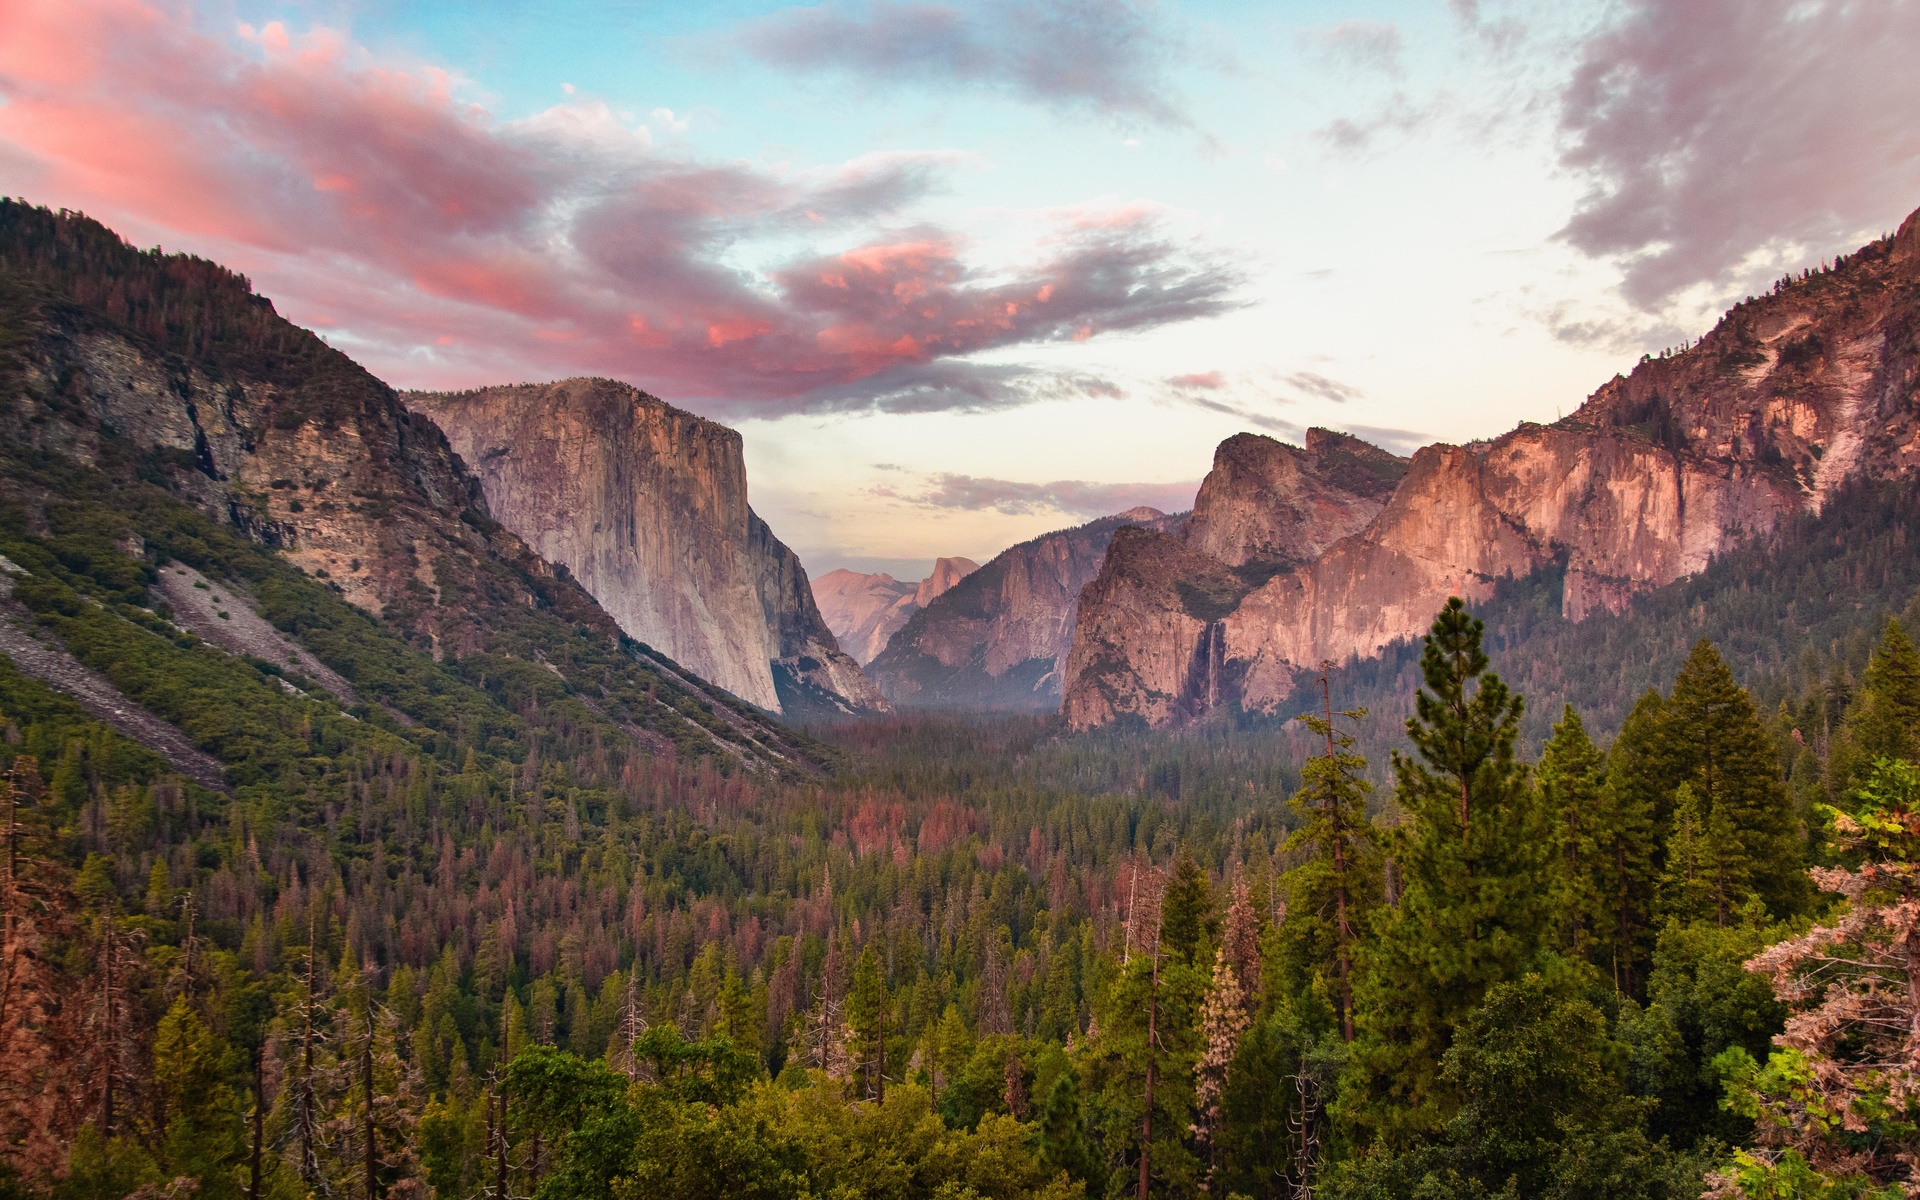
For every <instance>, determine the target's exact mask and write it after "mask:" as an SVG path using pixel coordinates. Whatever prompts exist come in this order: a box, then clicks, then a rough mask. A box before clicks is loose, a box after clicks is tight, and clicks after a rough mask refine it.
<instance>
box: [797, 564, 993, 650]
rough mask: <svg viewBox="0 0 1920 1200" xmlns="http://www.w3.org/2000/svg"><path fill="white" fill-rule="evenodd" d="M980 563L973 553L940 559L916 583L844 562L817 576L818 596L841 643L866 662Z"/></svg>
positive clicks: (823, 613)
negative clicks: (849, 566) (865, 572)
mask: <svg viewBox="0 0 1920 1200" xmlns="http://www.w3.org/2000/svg"><path fill="white" fill-rule="evenodd" d="M979 569H980V564H979V563H976V562H974V561H973V560H971V559H966V558H941V559H936V560H935V561H934V564H933V573H932V574H931V575H928V576H927V577H926V578H925V579H922V580H921V581H920V582H919V583H917V584H913V583H903V582H901V581H900V580H898V579H895V578H894V577H893V576H891V575H888V574H886V573H884V572H882V573H880V574H877V575H862V574H859V573H858V572H855V571H849V570H846V569H845V568H841V569H839V570H835V571H828V572H827V573H826V574H825V575H822V576H821V577H820V578H818V579H816V580H814V581H813V599H814V603H815V604H818V605H819V606H820V615H821V617H822V618H824V619H825V620H826V622H827V628H829V629H831V630H833V636H834V637H836V638H838V639H839V641H840V648H841V649H843V650H845V651H846V652H847V653H848V654H850V655H852V656H853V661H855V662H857V663H859V664H860V665H861V666H863V667H864V666H866V665H867V664H868V663H870V662H872V661H873V660H874V659H875V658H876V657H878V656H879V654H880V652H881V651H882V650H884V649H886V648H887V640H888V639H889V638H891V637H893V635H894V634H895V633H896V632H898V631H899V629H900V627H901V626H902V625H905V624H906V623H907V618H909V617H911V616H913V614H914V613H917V612H919V611H920V610H921V609H923V608H925V607H926V606H927V605H929V604H932V603H933V601H934V598H935V597H937V596H939V595H941V594H942V593H944V592H947V591H949V590H951V589H952V587H953V585H954V584H956V583H959V582H960V581H961V580H962V579H965V578H966V577H967V576H969V575H971V574H973V573H974V572H975V571H978V570H979Z"/></svg>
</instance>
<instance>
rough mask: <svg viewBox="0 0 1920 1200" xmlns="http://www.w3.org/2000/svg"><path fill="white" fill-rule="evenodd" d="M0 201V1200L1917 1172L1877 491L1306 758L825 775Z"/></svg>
mask: <svg viewBox="0 0 1920 1200" xmlns="http://www.w3.org/2000/svg"><path fill="white" fill-rule="evenodd" d="M0 218H4V220H0V227H4V228H3V229H0V232H4V233H5V237H4V238H0V385H4V388H5V389H6V401H7V407H5V408H4V410H0V425H4V429H5V432H6V434H7V436H6V437H5V438H4V439H0V769H4V771H5V778H4V787H3V788H0V793H3V794H0V805H4V820H5V835H6V848H5V860H4V876H3V877H0V895H3V897H4V901H5V911H4V928H3V929H0V1163H3V1164H4V1167H3V1169H0V1195H4V1196H5V1197H7V1198H8V1200H11V1198H12V1197H17V1196H47V1197H51V1198H56V1200H120V1198H122V1197H128V1196H134V1195H138V1196H141V1197H142V1198H143V1200H148V1198H155V1200H157V1198H158V1197H160V1196H163V1195H164V1196H167V1197H172V1198H174V1200H182V1198H184V1197H186V1196H188V1195H197V1196H205V1197H209V1198H210V1200H215V1198H220V1197H231V1198H235V1200H237V1198H238V1197H241V1196H246V1197H248V1198H249V1200H260V1198H262V1197H267V1196H272V1197H276V1198H279V1200H296V1198H298V1197H303V1196H316V1197H339V1198H342V1200H345V1198H354V1200H360V1198H362V1197H364V1198H365V1200H382V1198H385V1197H390V1196H391V1197H406V1196H412V1197H426V1196H429V1195H432V1196H438V1197H443V1198H446V1200H453V1198H460V1200H467V1198H474V1200H478V1198H479V1197H483V1196H487V1197H495V1198H497V1200H506V1198H507V1197H538V1198H540V1200H572V1198H574V1197H582V1198H585V1197H593V1198H596V1200H599V1198H607V1200H611V1198H614V1197H619V1198H623V1200H624V1198H628V1197H631V1198H634V1200H638V1198H640V1197H656V1196H657V1197H669V1198H672V1197H686V1198H688V1200H693V1198H696V1197H720V1196H728V1197H791V1198H794V1200H798V1198H800V1197H828V1196H834V1197H848V1198H852V1197H875V1198H879V1197H901V1198H909V1197H927V1198H932V1197H940V1198H942V1200H969V1198H975V1197H978V1198H993V1200H1002V1198H1011V1197H1015V1196H1029V1195H1039V1196H1049V1197H1058V1198H1059V1200H1072V1198H1074V1197H1083V1196H1121V1195H1127V1194H1132V1195H1138V1196H1148V1195H1151V1196H1158V1197H1197V1196H1200V1195H1202V1194H1206V1195H1211V1196H1235V1195H1239V1196H1246V1197H1288V1198H1292V1197H1304V1196H1310V1195H1311V1196H1320V1197H1356V1198H1358V1197H1369V1198H1371V1197H1403V1196H1404V1197H1440V1196H1448V1197H1451V1196H1475V1195H1484V1196H1511V1197H1523V1196H1524V1197H1532V1196H1566V1197H1584V1196H1618V1197H1649V1198H1656V1197H1657V1198H1665V1197H1680V1196H1696V1195H1700V1194H1701V1193H1702V1191H1703V1190H1706V1189H1714V1190H1715V1194H1718V1195H1722V1196H1729V1197H1731V1196H1745V1197H1747V1198H1748V1200H1758V1198H1759V1197H1762V1196H1799V1195H1809V1196H1841V1195H1845V1196H1855V1195H1866V1194H1876V1193H1877V1194H1883V1195H1895V1194H1904V1193H1903V1192H1900V1191H1896V1190H1889V1189H1899V1188H1903V1187H1905V1186H1906V1185H1907V1184H1908V1183H1909V1182H1911V1179H1910V1175H1911V1171H1912V1166H1911V1161H1912V1160H1911V1155H1912V1154H1913V1153H1914V1152H1916V1151H1920V1132H1916V1131H1917V1129H1920V1122H1916V1120H1915V1119H1914V1117H1915V1114H1914V1101H1913V1096H1914V1094H1915V1090H1914V1089H1915V1080H1914V1076H1913V1071H1914V1070H1915V1067H1914V1062H1915V1057H1914V1056H1915V1054H1916V1052H1920V1045H1916V1043H1915V1042H1914V1040H1913V1038H1914V1035H1913V1033H1912V1031H1913V1030H1914V1029H1915V1028H1916V1027H1920V1025H1917V1024H1916V1023H1917V1022H1920V992H1917V991H1916V986H1920V978H1917V977H1916V976H1915V974H1913V969H1912V967H1911V966H1910V964H1911V962H1912V961H1913V956H1912V954H1911V953H1910V951H1911V947H1912V946H1913V945H1914V944H1915V941H1914V939H1915V938H1920V927H1917V926H1916V924H1915V922H1916V920H1920V918H1917V917H1916V916H1915V911H1916V910H1915V908H1914V899H1913V884H1912V863H1913V861H1914V859H1915V857H1916V856H1920V848H1917V847H1916V845H1915V843H1914V840H1913V839H1914V830H1915V829H1916V828H1920V824H1916V822H1917V821H1920V818H1916V817H1915V815H1914V812H1913V808H1914V803H1915V793H1916V790H1920V774H1916V772H1917V771H1920V767H1916V766H1915V763H1916V762H1920V746H1916V744H1915V738H1916V736H1920V654H1916V652H1915V650H1914V647H1913V645H1912V643H1911V642H1910V641H1909V640H1908V638H1907V635H1906V633H1905V632H1903V625H1902V623H1901V622H1900V621H1896V620H1894V618H1895V617H1900V618H1901V620H1902V621H1905V622H1906V627H1911V624H1912V622H1911V618H1912V617H1913V616H1914V615H1916V614H1915V613H1914V612H1913V610H1912V609H1911V607H1910V605H1911V602H1912V601H1913V598H1914V594H1915V591H1916V588H1917V587H1920V581H1916V580H1915V579H1914V578H1913V577H1912V574H1911V567H1910V564H1909V560H1910V558H1911V556H1910V555H1909V554H1907V553H1906V541H1905V538H1906V536H1907V535H1906V530H1907V529H1908V528H1910V527H1911V520H1910V518H1911V515H1912V507H1911V501H1910V499H1908V498H1906V497H1904V496H1903V495H1901V494H1898V493H1895V492H1892V491H1882V490H1873V489H1866V488H1862V489H1860V490H1858V491H1855V492H1849V493H1847V494H1846V497H1845V498H1846V503H1844V504H1835V505H1832V506H1829V508H1828V509H1827V510H1826V512H1825V513H1824V514H1823V515H1820V516H1817V517H1815V516H1809V517H1806V518H1805V519H1804V520H1803V521H1802V522H1801V523H1799V524H1797V525H1795V526H1794V527H1793V528H1791V529H1789V530H1787V531H1786V532H1784V533H1783V534H1782V536H1781V538H1780V539H1779V540H1777V541H1776V542H1774V543H1770V544H1768V545H1765V546H1761V545H1755V546H1753V547H1751V548H1750V549H1748V550H1742V551H1740V552H1738V553H1736V554H1732V555H1728V556H1726V557H1725V558H1723V559H1722V560H1721V561H1720V562H1718V563H1716V564H1715V565H1714V567H1713V568H1711V569H1710V570H1709V571H1707V572H1706V573H1704V574H1703V575H1701V576H1699V577H1698V578H1697V579H1694V580H1689V581H1683V582H1682V583H1680V584H1675V585H1672V586H1671V587H1669V588H1668V589H1663V590H1662V591H1660V592H1658V593H1654V594H1652V595H1649V596H1647V597H1644V598H1643V599H1642V600H1640V601H1638V602H1637V605H1636V607H1635V608H1634V609H1633V610H1632V611H1631V612H1629V613H1627V614H1625V615H1622V616H1620V617H1605V618H1599V617H1596V618H1594V619H1591V620H1589V621H1587V622H1585V623H1583V624H1581V625H1578V626H1569V625H1566V624H1564V623H1557V622H1558V618H1557V617H1552V616H1551V614H1553V613H1555V612H1557V610H1558V607H1559V605H1558V602H1557V600H1556V599H1555V598H1554V597H1553V596H1551V595H1550V594H1548V593H1550V592H1551V590H1552V584H1551V580H1550V578H1548V579H1545V581H1544V582H1543V581H1542V580H1538V579H1537V580H1534V581H1532V582H1530V583H1529V584H1528V585H1527V586H1526V587H1525V588H1515V589H1511V590H1509V591H1506V592H1502V593H1500V594H1498V595H1496V596H1495V597H1494V598H1493V599H1492V600H1491V601H1489V602H1488V603H1487V604H1485V605H1483V606H1482V609H1481V612H1480V614H1479V616H1478V617H1476V616H1475V615H1473V614H1469V613H1467V612H1466V611H1465V610H1464V609H1462V608H1461V607H1460V606H1458V605H1457V604H1456V605H1452V606H1449V607H1448V608H1447V609H1446V610H1445V611H1443V612H1442V613H1440V614H1439V616H1438V618H1437V619H1436V621H1435V623H1434V625H1433V627H1432V630H1431V631H1430V633H1429V635H1428V636H1427V637H1426V638H1425V639H1424V640H1422V641H1419V642H1415V643H1408V644H1407V645H1405V646H1403V647H1401V648H1399V649H1398V650H1397V651H1396V653H1395V655H1394V656H1391V657H1389V658H1388V659H1387V660H1384V662H1383V663H1382V664H1379V665H1377V666H1372V667H1350V668H1347V669H1344V670H1335V671H1333V672H1332V673H1331V674H1330V675H1329V676H1328V677H1327V680H1326V684H1325V688H1324V690H1323V691H1321V690H1316V691H1314V692H1311V693H1307V694H1303V695H1301V696H1300V697H1298V698H1297V703H1296V704H1295V705H1293V706H1292V708H1294V709H1296V710H1305V711H1307V712H1308V714H1309V715H1308V717H1306V718H1304V719H1300V720H1293V721H1288V722H1286V723H1284V724H1281V725H1278V726H1276V725H1274V724H1272V723H1264V724H1263V723H1236V722H1233V721H1220V722H1217V723H1213V724H1209V725H1207V726H1204V727H1202V728H1199V729H1195V730H1191V731H1187V732H1184V733H1181V734H1178V735H1174V734H1148V733H1145V732H1140V731H1130V730H1125V729H1115V730H1108V731H1103V732H1099V733H1093V734H1083V735H1070V734H1068V733H1066V732H1065V731H1064V730H1063V729H1062V728H1061V727H1060V726H1059V725H1058V724H1057V723H1056V722H1053V721H1049V720H1043V719H1036V718H1002V719H996V720H990V721H985V720H983V721H977V722H975V721H965V720H956V719H944V718H932V717H926V716H921V717H911V716H909V717H900V718H896V719H891V720H884V721H872V722H866V723H862V724H856V725H849V726H846V727H844V728H837V729H830V730H823V731H816V732H815V733H813V734H808V733H802V732H798V731H795V730H793V729H791V728H789V727H786V726H783V725H781V724H779V723H778V722H775V721H773V720H771V719H770V718H769V717H767V716H766V714H764V713H761V712H759V711H758V710H754V709H752V708H751V707H750V706H747V705H744V704H741V703H740V702H739V701H737V700H734V699H733V698H731V697H728V696H726V695H725V694H724V693H721V692H718V691H717V690H715V689H712V688H709V687H707V686H705V685H704V684H703V683H702V682H701V681H700V680H698V679H695V678H693V677H691V676H689V675H688V674H687V673H685V672H684V671H682V670H680V669H679V668H678V667H677V666H676V665H675V664H673V663H672V662H670V661H668V660H667V659H666V658H665V657H664V656H662V655H660V654H658V653H656V652H654V651H652V650H650V649H649V648H648V647H645V646H641V645H639V644H637V643H633V642H631V641H630V640H628V639H622V638H620V637H619V636H618V633H617V630H616V629H614V628H613V627H612V626H611V625H610V623H609V622H608V621H607V620H606V618H605V614H604V613H602V612H600V611H599V610H598V608H597V607H596V606H594V605H593V603H592V601H591V598H590V597H587V596H586V595H585V593H584V592H581V591H580V590H579V589H578V588H577V587H575V586H573V585H572V583H571V582H570V580H568V579H567V578H566V577H565V575H564V573H560V572H556V571H554V570H552V569H551V568H550V567H547V566H546V565H545V564H542V563H541V562H539V560H537V559H536V558H534V557H533V556H532V555H531V554H530V553H529V552H527V551H526V548H525V547H524V546H523V545H521V544H519V543H518V542H517V540H516V539H514V538H512V536H511V535H510V534H507V533H505V532H504V531H502V530H501V529H500V528H499V527H498V526H496V525H494V524H493V523H492V522H491V521H490V519H489V518H488V517H487V516H486V513H485V512H484V510H483V509H482V508H481V507H480V506H478V505H477V504H475V503H474V502H473V492H472V489H471V487H470V486H469V482H470V481H467V482H463V480H465V477H464V476H463V475H461V473H460V468H459V466H458V463H457V460H456V459H455V458H454V457H453V456H452V455H451V454H450V452H448V451H447V450H446V446H445V442H444V439H441V438H438V436H437V431H435V430H434V429H433V428H432V427H431V426H430V425H429V424H424V423H420V422H416V421H415V419H414V418H412V417H410V416H409V415H408V414H406V413H405V412H404V410H403V409H401V408H400V407H399V406H398V404H397V401H396V400H395V398H394V397H393V395H392V393H391V392H390V391H388V390H387V389H385V388H384V385H380V384H379V383H378V381H377V380H373V379H372V377H371V376H368V375H366V373H365V372H363V371H360V370H359V368H357V367H355V366H354V365H353V364H352V363H351V362H350V361H349V360H347V359H345V357H344V356H341V355H339V354H337V353H336V352H335V351H333V350H331V349H330V348H328V347H327V346H326V345H325V344H324V343H322V342H320V341H319V339H317V338H314V337H312V336H311V335H310V334H306V333H305V332H304V331H300V330H296V329H294V328H293V327H292V326H290V325H288V324H287V323H286V322H284V321H282V320H280V319H279V318H278V317H277V316H275V315H273V313H272V310H271V306H270V305H267V304H266V303H265V302H264V301H263V300H260V299H259V298H257V297H253V296H252V294H251V291H250V289H249V288H248V286H247V284H246V282H245V281H244V280H242V279H239V278H238V277H236V276H233V275H231V274H229V273H226V272H222V271H220V270H219V269H218V268H216V267H213V266H212V265H211V264H205V263H200V262H197V261H195V260H190V259H182V258H178V257H169V256H163V255H159V254H157V253H152V254H149V253H142V252H137V251H133V250H132V249H131V248H129V247H127V246H126V245H125V244H124V243H122V242H120V241H119V240H118V239H117V238H113V237H112V236H111V235H110V234H107V233H106V231H104V230H102V229H100V228H99V227H98V226H97V225H93V224H92V223H91V222H87V221H85V220H84V219H82V218H78V217H74V216H72V215H57V214H49V213H45V212H43V211H40V210H32V209H28V208H26V207H25V206H21V205H13V204H8V205H6V206H5V207H4V208H0ZM183 397H191V398H195V399H194V401H193V404H192V405H186V404H185V402H184V400H183ZM203 401H204V402H205V404H206V407H202V402H203ZM216 408H218V409H219V414H224V415H219V419H217V420H216V419H215V418H216V415H218V414H216V412H215V409H216ZM182 414H184V417H182ZM109 417H111V418H112V419H109ZM177 418H178V419H184V420H186V421H187V422H188V424H185V425H180V424H178V420H176V419H177ZM169 421H174V422H175V424H174V425H168V424H167V422H169ZM168 439H172V440H171V441H169V440H168ZM342 447H353V448H355V450H354V453H355V454H357V455H358V456H359V457H351V456H347V455H346V451H345V450H343V449H342ZM356 472H357V474H356ZM349 535H350V537H351V539H358V540H357V541H354V542H353V544H354V545H360V544H364V545H365V546H366V547H367V549H366V550H365V552H364V557H363V556H362V555H361V554H358V553H355V554H352V555H351V557H347V556H345V555H344V554H343V555H336V556H335V557H337V558H339V560H340V561H339V562H338V564H337V566H338V568H339V569H335V567H334V566H327V565H323V564H325V563H328V562H332V561H333V559H329V558H326V557H325V556H324V554H322V553H321V552H320V551H315V550H314V548H315V547H322V548H323V549H324V547H326V546H329V545H333V546H336V547H344V546H345V545H346V544H347V543H346V542H329V541H328V539H330V538H344V537H348V536H349ZM310 552H311V553H310ZM325 553H332V551H326V552H325ZM302 555H307V557H306V558H302V557H301V556H302ZM1741 555H1746V557H1741ZM1480 617H1484V618H1485V619H1486V621H1487V624H1485V625H1483V624H1482V623H1481V620H1480ZM1503 678H1504V679H1505V682H1502V679H1503ZM1743 684H1744V686H1743ZM1362 704H1373V705H1375V706H1376V711H1375V712H1373V713H1371V714H1368V713H1365V712H1363V711H1361V707H1360V706H1361V705H1362Z"/></svg>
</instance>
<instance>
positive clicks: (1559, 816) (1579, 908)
mask: <svg viewBox="0 0 1920 1200" xmlns="http://www.w3.org/2000/svg"><path fill="white" fill-rule="evenodd" d="M1535 778H1536V779H1537V780H1538V782H1539V785H1540V803H1541V805H1542V807H1543V809H1544V810H1545V816H1546V819H1547V820H1548V821H1549V822H1551V825H1552V829H1553V852H1554V853H1553V904H1554V926H1555V929H1554V933H1555V937H1556V940H1557V942H1558V944H1559V946H1560V948H1561V949H1562V950H1563V951H1565V952H1567V953H1569V954H1572V955H1575V956H1577V957H1582V958H1584V957H1586V956H1587V954H1588V953H1589V952H1590V951H1591V949H1592V947H1593V943H1594V940H1595V936H1596V931H1598V930H1599V929H1601V928H1603V927H1604V925H1605V909H1606V901H1605V895H1606V891H1607V890H1608V889H1606V888H1605V887H1604V883H1603V880H1602V879H1601V878H1600V868H1601V867H1602V865H1603V864H1604V862H1605V859H1604V856H1603V852H1602V850H1601V841H1602V829H1601V820H1602V816H1601V811H1600V810H1601V805H1602V801H1601V795H1602V792H1603V790H1604V788H1605V778H1604V776H1603V774H1602V770H1601V761H1600V752H1599V751H1598V750H1596V749H1594V746H1593V741H1592V740H1591V739H1590V738H1588V737H1587V730H1586V726H1585V725H1584V724H1582V723H1581V720H1580V714H1579V713H1578V712H1576V711H1574V707H1573V705H1571V704H1569V705H1567V706H1566V709H1565V711H1564V713H1563V714H1562V716H1561V718H1560V722H1559V724H1557V725H1555V726H1554V727H1553V736H1552V737H1551V738H1548V739H1547V745H1546V748H1545V750H1543V751H1542V752H1541V755H1540V765H1539V766H1538V768H1536V770H1535Z"/></svg>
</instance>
